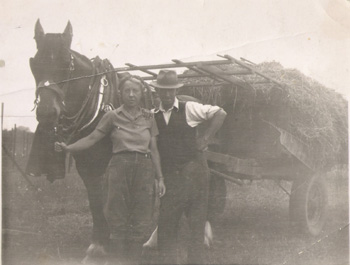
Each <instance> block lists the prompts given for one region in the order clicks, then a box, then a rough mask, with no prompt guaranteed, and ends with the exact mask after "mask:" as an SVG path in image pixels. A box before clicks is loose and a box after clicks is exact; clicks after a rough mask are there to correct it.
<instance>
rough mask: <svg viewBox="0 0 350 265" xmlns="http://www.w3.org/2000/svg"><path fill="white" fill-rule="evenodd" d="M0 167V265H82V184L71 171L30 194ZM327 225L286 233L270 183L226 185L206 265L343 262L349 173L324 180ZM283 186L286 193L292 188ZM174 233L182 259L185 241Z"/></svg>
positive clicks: (280, 198)
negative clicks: (0, 184) (312, 232)
mask: <svg viewBox="0 0 350 265" xmlns="http://www.w3.org/2000/svg"><path fill="white" fill-rule="evenodd" d="M4 166H5V167H6V168H3V189H2V191H3V203H2V205H3V229H2V264H6V265H8V264H15V265H29V264H50V265H51V264H54V265H56V264H57V265H59V264H71V265H74V264H80V262H81V260H82V259H83V257H84V254H85V250H86V248H87V247H88V245H89V235H90V231H91V226H92V222H91V217H90V213H89V207H88V201H87V196H86V193H85V189H84V187H83V183H82V181H81V180H80V178H79V176H78V175H77V174H76V172H75V171H74V170H73V171H72V172H71V173H69V174H68V175H67V176H66V178H65V179H64V180H60V181H56V182H54V183H53V184H50V183H49V182H48V181H46V180H45V179H44V178H35V179H31V180H32V181H33V183H34V185H35V186H36V187H38V188H40V191H34V190H32V189H31V188H30V187H29V186H28V184H27V183H26V182H25V181H24V179H23V178H22V177H21V176H20V174H19V173H18V171H17V170H16V169H15V168H13V167H12V166H11V164H10V163H7V162H6V161H5V163H4ZM327 183H328V192H329V198H328V201H329V214H328V220H327V223H326V225H325V227H324V230H323V231H322V233H321V235H319V236H318V237H311V236H308V235H300V234H298V233H295V231H294V230H292V229H291V228H290V227H289V222H288V203H289V197H288V195H287V194H286V193H284V192H283V191H282V190H281V189H280V188H279V187H278V186H277V185H276V184H275V183H274V182H272V181H266V180H262V181H255V182H252V183H246V185H244V186H243V187H239V186H236V185H234V184H231V183H227V187H228V193H227V194H228V195H227V203H226V207H225V211H224V213H223V214H222V215H221V216H220V217H218V220H217V221H216V222H215V223H214V224H213V230H214V231H213V232H214V244H213V245H212V247H211V248H210V249H208V251H207V255H208V256H207V259H208V263H210V264H280V265H284V264H290V265H294V264H301V265H307V264H310V265H311V264H312V265H316V264H317V265H333V264H334V265H343V264H344V265H345V264H349V227H348V223H349V200H348V199H349V193H348V174H347V172H346V171H345V170H339V169H338V170H333V171H332V172H331V173H330V174H328V176H327ZM282 185H283V186H284V187H285V188H286V189H287V190H290V183H288V182H283V183H282ZM187 232H188V227H187V225H186V222H185V220H183V222H182V228H181V233H180V239H179V240H180V243H181V244H180V246H181V247H180V248H181V249H180V253H181V258H182V260H184V257H185V255H186V250H185V247H184V246H185V245H186V241H187V235H188V233H187Z"/></svg>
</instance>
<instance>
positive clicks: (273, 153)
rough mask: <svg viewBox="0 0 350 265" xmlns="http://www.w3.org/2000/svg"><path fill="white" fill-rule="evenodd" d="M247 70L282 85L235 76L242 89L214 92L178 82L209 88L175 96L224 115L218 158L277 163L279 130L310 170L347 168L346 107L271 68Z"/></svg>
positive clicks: (314, 85)
mask: <svg viewBox="0 0 350 265" xmlns="http://www.w3.org/2000/svg"><path fill="white" fill-rule="evenodd" d="M218 67H219V68H220V69H221V70H224V71H239V70H242V68H240V67H238V66H237V65H220V66H218ZM253 67H254V68H255V69H257V70H258V71H260V72H261V73H263V74H265V75H267V76H269V77H271V78H273V79H274V80H276V81H279V82H280V83H282V84H283V85H282V86H279V85H276V84H275V83H271V82H269V83H266V81H265V80H263V79H262V78H257V77H256V76H255V75H240V76H239V78H240V79H241V80H244V81H245V82H246V85H247V86H246V87H245V88H244V89H243V88H240V87H236V86H231V85H222V86H214V82H215V81H213V80H212V79H210V78H207V77H200V78H196V79H193V78H191V79H184V83H210V84H213V86H210V87H194V86H193V87H190V88H183V89H182V90H181V91H179V92H180V93H181V94H187V95H190V96H194V97H196V98H198V99H200V100H201V101H202V102H204V103H209V104H217V105H219V106H222V107H223V108H224V109H225V110H226V111H227V113H228V116H227V118H226V121H225V124H224V126H223V128H222V130H221V133H220V136H219V137H220V140H221V142H222V144H221V152H224V153H227V154H231V155H233V156H236V157H240V158H256V159H257V160H260V161H264V162H266V161H271V159H272V160H275V161H278V159H279V158H282V157H284V156H288V155H289V156H290V153H288V152H286V150H285V148H284V147H283V146H281V143H280V141H279V137H280V135H281V130H283V131H286V132H288V133H290V134H291V135H293V136H294V137H295V139H297V140H298V142H300V143H301V144H302V145H303V146H305V147H306V148H307V149H308V151H309V152H308V153H309V154H310V159H311V160H312V163H313V164H314V165H315V167H316V168H318V169H320V168H326V167H328V166H331V165H334V164H339V163H347V161H348V160H347V154H348V103H347V101H346V100H345V99H344V98H343V96H342V95H340V94H339V93H337V92H336V91H334V90H332V89H329V88H326V87H325V86H323V85H321V84H320V83H318V82H317V81H315V80H313V79H312V78H310V77H307V76H305V75H303V74H302V73H301V72H299V71H298V70H296V69H286V68H283V67H282V65H281V64H279V63H277V62H264V63H261V64H259V65H254V66H253ZM186 73H193V72H192V71H191V70H189V71H187V72H186ZM276 128H277V129H276ZM278 129H279V130H278ZM276 159H277V160H276Z"/></svg>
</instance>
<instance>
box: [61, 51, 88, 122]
mask: <svg viewBox="0 0 350 265" xmlns="http://www.w3.org/2000/svg"><path fill="white" fill-rule="evenodd" d="M71 54H72V56H73V58H74V70H73V71H72V72H71V76H70V81H69V83H68V88H67V92H66V98H65V104H66V111H67V114H68V116H73V115H74V114H76V113H77V112H78V111H79V110H80V108H81V106H82V104H83V102H84V99H85V98H86V96H87V93H88V91H89V85H90V81H91V78H92V75H93V65H92V63H91V61H90V60H89V59H88V58H87V57H85V56H84V55H81V54H79V53H77V52H75V51H73V50H72V51H71Z"/></svg>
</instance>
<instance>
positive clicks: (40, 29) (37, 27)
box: [34, 19, 45, 44]
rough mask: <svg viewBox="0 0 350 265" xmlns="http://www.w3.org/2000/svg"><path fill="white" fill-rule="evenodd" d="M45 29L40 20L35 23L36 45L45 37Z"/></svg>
mask: <svg viewBox="0 0 350 265" xmlns="http://www.w3.org/2000/svg"><path fill="white" fill-rule="evenodd" d="M44 34H45V33H44V29H43V27H42V26H41V24H40V19H38V20H37V21H36V23H35V30H34V39H35V41H36V43H37V44H38V41H40V40H41V39H42V38H43V37H44Z"/></svg>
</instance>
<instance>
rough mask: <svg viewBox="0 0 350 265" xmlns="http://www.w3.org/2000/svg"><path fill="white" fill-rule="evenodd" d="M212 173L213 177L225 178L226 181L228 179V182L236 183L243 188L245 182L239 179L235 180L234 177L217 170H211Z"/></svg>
mask: <svg viewBox="0 0 350 265" xmlns="http://www.w3.org/2000/svg"><path fill="white" fill-rule="evenodd" d="M210 173H211V174H213V175H215V176H218V177H221V178H224V179H226V180H228V181H230V182H233V183H235V184H237V185H239V186H243V181H242V180H240V179H237V178H235V177H232V176H229V175H226V174H223V173H221V172H219V171H216V170H214V169H210Z"/></svg>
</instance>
